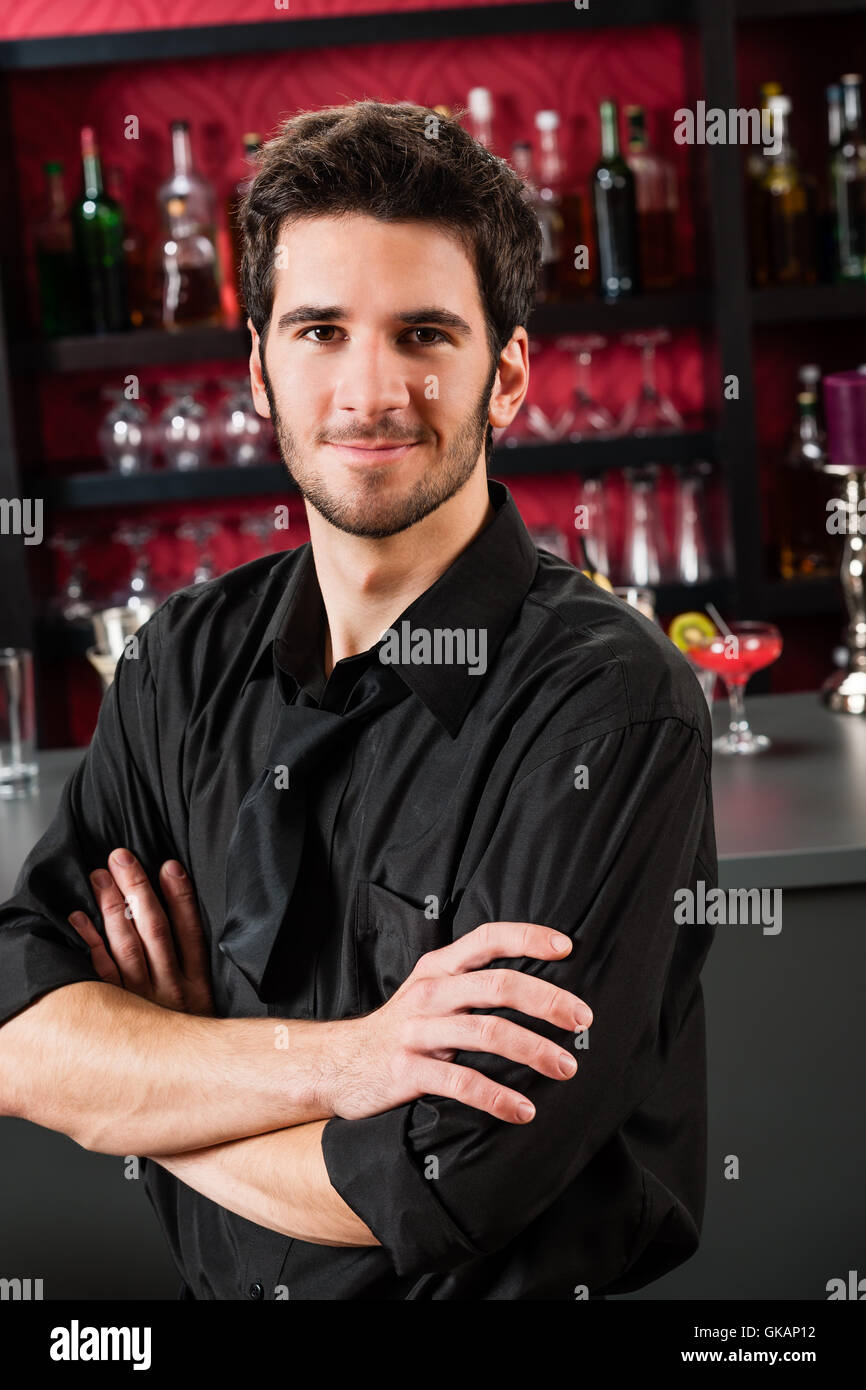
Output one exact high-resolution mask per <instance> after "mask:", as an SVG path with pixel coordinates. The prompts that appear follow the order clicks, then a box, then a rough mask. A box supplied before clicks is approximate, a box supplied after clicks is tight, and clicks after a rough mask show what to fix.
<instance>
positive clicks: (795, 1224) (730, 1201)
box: [0, 693, 866, 1300]
mask: <svg viewBox="0 0 866 1390" xmlns="http://www.w3.org/2000/svg"><path fill="white" fill-rule="evenodd" d="M746 711H747V716H748V718H749V721H750V723H751V725H752V728H753V729H754V730H755V732H756V733H765V734H768V735H769V737H770V738H771V739H772V740H773V747H772V748H771V749H770V750H768V751H767V752H766V753H763V754H760V755H758V756H756V757H751V758H746V757H740V758H737V757H723V756H719V755H716V756H714V760H713V793H714V806H715V820H716V838H717V844H718V850H719V883H720V886H721V887H722V888H725V889H731V888H745V889H750V888H758V889H763V888H766V889H770V890H772V889H781V890H782V893H781V904H782V911H781V919H780V926H779V929H778V930H774V932H773V933H772V934H770V933H767V932H766V931H765V930H763V929H762V927H761V925H759V924H757V923H756V924H749V923H743V922H740V923H739V924H728V925H720V926H718V927H717V929H716V937H715V940H714V943H713V947H712V949H711V951H710V954H709V957H708V959H707V963H706V966H705V968H704V973H703V988H704V995H705V1000H706V1014H707V1058H708V1070H709V1142H708V1189H707V1204H706V1215H705V1221H704V1230H703V1239H702V1243H701V1247H700V1249H699V1250H698V1252H697V1254H696V1255H695V1256H694V1257H693V1258H692V1259H691V1260H689V1261H688V1262H687V1263H686V1264H685V1265H683V1266H681V1267H680V1269H678V1270H675V1271H674V1272H673V1273H672V1274H669V1275H668V1276H666V1277H665V1278H663V1279H661V1280H659V1281H657V1282H656V1283H655V1284H653V1285H651V1286H650V1287H649V1288H647V1289H645V1290H641V1291H639V1292H637V1293H635V1294H629V1295H625V1297H628V1298H643V1299H688V1298H696V1299H729V1298H734V1297H741V1298H751V1299H819V1300H824V1299H826V1297H827V1292H826V1285H827V1282H828V1280H830V1279H833V1278H839V1277H841V1278H843V1279H845V1278H847V1271H848V1270H849V1269H857V1268H858V1261H859V1262H860V1265H859V1267H860V1268H861V1273H862V1259H863V1250H864V1248H866V1204H864V1203H863V1200H862V1171H861V1167H862V1154H863V1152H864V1149H866V1108H864V1107H863V1105H862V1088H863V1078H862V1057H863V1056H864V1055H866V1010H864V1009H863V1008H862V1004H861V997H862V994H863V978H864V965H866V932H864V926H866V717H858V716H851V715H836V714H831V713H830V712H829V711H827V710H826V709H825V708H824V707H823V705H822V704H821V703H820V701H819V698H818V696H817V694H812V693H810V694H798V695H777V696H772V695H767V696H753V697H751V698H748V697H747V700H746ZM726 721H727V701H724V700H717V701H716V703H715V706H714V713H713V722H714V726H715V732H716V733H721V732H723V731H724V729H725V727H726ZM82 756H83V753H82V750H81V749H80V748H79V749H71V750H65V751H59V752H47V753H41V754H40V756H39V762H40V768H41V772H40V785H39V790H38V793H36V794H35V795H34V796H33V797H31V798H30V799H28V800H23V801H10V802H2V801H0V901H2V900H3V899H4V898H6V897H8V896H9V894H10V893H11V891H12V887H13V883H14V880H15V877H16V875H17V873H18V870H19V869H20V867H21V864H22V862H23V860H24V858H25V856H26V854H27V852H28V851H29V849H30V848H31V846H32V845H33V844H34V843H35V842H36V840H37V839H38V837H39V836H40V835H41V833H42V831H43V830H44V829H45V827H46V826H47V824H48V822H49V820H50V819H51V816H52V814H53V812H54V809H55V806H56V805H57V801H58V798H59V794H60V790H61V787H62V785H63V783H64V781H65V779H66V778H67V777H68V776H69V774H70V773H71V772H72V770H73V769H74V767H75V766H76V764H77V762H78V761H79V760H80V758H81V757H82ZM659 833H660V834H663V833H664V827H663V826H660V827H659ZM589 1002H590V1003H591V1002H592V1001H591V999H590V1001H589ZM827 1135H832V1136H833V1141H832V1144H828V1143H827V1140H826V1138H825V1136H827ZM732 1157H736V1159H737V1160H738V1165H739V1171H738V1176H737V1177H736V1178H734V1177H732V1176H731V1172H732V1167H733V1165H732V1161H731V1160H732ZM49 1165H50V1172H51V1179H50V1184H51V1187H50V1190H53V1192H54V1194H55V1195H54V1197H53V1199H52V1201H51V1202H50V1203H46V1201H45V1198H44V1192H45V1185H44V1183H41V1182H40V1183H34V1182H33V1181H32V1174H33V1172H34V1170H35V1169H36V1168H39V1169H47V1168H48V1166H49ZM841 1212H848V1213H850V1214H853V1213H858V1214H859V1215H858V1216H857V1218H856V1219H855V1218H854V1217H853V1215H849V1216H848V1217H847V1218H846V1221H845V1222H844V1223H843V1222H842V1221H841V1220H840V1219H839V1216H838V1214H839V1213H841ZM0 1228H2V1229H3V1231H4V1233H5V1238H4V1244H5V1246H6V1249H5V1252H4V1254H5V1265H7V1266H8V1267H9V1268H15V1269H20V1272H21V1273H22V1274H25V1273H27V1272H28V1271H30V1272H35V1273H37V1274H39V1275H40V1276H42V1277H44V1279H45V1297H46V1298H60V1297H84V1298H172V1297H174V1295H175V1292H176V1285H177V1278H176V1275H175V1273H174V1270H173V1267H172V1265H171V1262H170V1260H169V1256H168V1253H167V1251H164V1250H163V1248H162V1241H161V1236H160V1234H159V1231H158V1229H157V1227H156V1223H155V1220H154V1219H153V1217H152V1214H151V1212H150V1208H149V1206H148V1204H147V1201H146V1198H145V1195H144V1193H143V1191H141V1189H140V1184H139V1183H137V1182H132V1181H124V1177H123V1160H122V1159H120V1158H110V1157H107V1156H103V1155H97V1154H92V1153H88V1152H86V1151H84V1150H82V1149H80V1148H79V1147H78V1146H77V1145H75V1144H73V1143H72V1142H71V1141H70V1140H68V1139H66V1138H65V1137H63V1136H62V1135H57V1134H53V1133H51V1132H49V1131H47V1130H42V1129H39V1128H36V1127H34V1126H31V1125H28V1124H26V1123H25V1122H23V1121H17V1120H8V1119H4V1120H0ZM84 1248H90V1249H92V1251H93V1263H92V1265H91V1266H90V1268H88V1269H82V1268H81V1266H80V1264H79V1265H78V1266H77V1267H76V1268H74V1269H73V1268H71V1267H70V1265H69V1263H68V1260H67V1258H66V1256H65V1253H64V1252H65V1251H67V1250H69V1249H84ZM133 1252H134V1257H133ZM13 1256H14V1258H13Z"/></svg>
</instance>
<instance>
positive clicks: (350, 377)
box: [334, 336, 412, 420]
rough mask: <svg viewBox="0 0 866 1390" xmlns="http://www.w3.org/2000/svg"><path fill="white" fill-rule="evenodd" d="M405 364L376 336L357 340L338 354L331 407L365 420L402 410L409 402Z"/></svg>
mask: <svg viewBox="0 0 866 1390" xmlns="http://www.w3.org/2000/svg"><path fill="white" fill-rule="evenodd" d="M408 370H409V363H407V361H406V358H405V357H404V356H403V355H402V354H400V353H399V352H398V351H397V349H396V348H395V347H394V346H393V345H392V344H390V343H388V342H387V341H383V339H381V338H379V337H372V336H370V337H366V336H364V337H359V338H357V339H356V340H355V341H354V342H351V343H349V344H348V346H347V347H346V348H345V349H344V351H343V352H341V353H340V366H339V373H340V374H339V377H338V380H337V382H336V385H335V389H334V406H335V408H336V409H337V410H349V411H352V412H353V413H354V415H355V416H356V417H357V416H361V417H364V418H366V419H369V420H376V419H380V418H381V416H382V415H383V414H385V413H386V412H387V411H392V410H406V409H407V407H408V406H409V405H411V402H412V393H411V391H410V389H409V380H408Z"/></svg>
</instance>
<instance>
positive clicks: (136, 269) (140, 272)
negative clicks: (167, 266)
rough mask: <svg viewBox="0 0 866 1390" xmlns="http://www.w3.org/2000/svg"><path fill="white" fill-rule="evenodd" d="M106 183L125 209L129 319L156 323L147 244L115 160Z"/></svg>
mask: <svg viewBox="0 0 866 1390" xmlns="http://www.w3.org/2000/svg"><path fill="white" fill-rule="evenodd" d="M105 187H106V190H107V191H108V193H109V195H110V196H111V197H112V198H113V199H114V201H115V202H116V203H119V204H120V206H121V207H122V208H123V209H124V210H125V215H124V219H123V259H124V263H125V265H126V288H127V298H128V307H129V322H130V324H131V326H132V327H133V328H149V327H156V326H158V324H159V304H158V294H157V296H156V302H155V298H154V296H155V287H154V284H153V274H152V265H151V259H150V255H149V251H148V247H147V245H146V243H145V240H144V237H143V236H142V234H141V231H140V229H139V227H138V226H136V219H135V218H134V216H133V213H132V207H131V198H130V193H129V190H128V188H127V179H126V173H125V171H124V170H123V169H122V168H121V167H120V166H119V165H117V164H110V165H109V166H108V168H107V169H106V170H105Z"/></svg>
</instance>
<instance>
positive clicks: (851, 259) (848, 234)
mask: <svg viewBox="0 0 866 1390" xmlns="http://www.w3.org/2000/svg"><path fill="white" fill-rule="evenodd" d="M862 84H863V79H862V78H861V76H860V74H859V73H846V75H845V76H844V77H843V78H842V81H841V87H842V103H843V105H842V111H843V123H842V132H841V139H840V142H839V145H838V147H837V149H836V150H835V152H834V155H833V160H832V164H831V173H830V177H831V181H832V187H833V205H834V209H835V213H836V279H837V280H839V281H846V280H863V279H866V130H864V126H863V106H862Z"/></svg>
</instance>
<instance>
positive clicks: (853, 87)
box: [842, 82, 863, 135]
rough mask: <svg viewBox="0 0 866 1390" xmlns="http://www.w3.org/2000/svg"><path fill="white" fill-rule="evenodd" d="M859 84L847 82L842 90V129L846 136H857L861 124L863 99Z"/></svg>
mask: <svg viewBox="0 0 866 1390" xmlns="http://www.w3.org/2000/svg"><path fill="white" fill-rule="evenodd" d="M861 90H862V89H861V87H860V83H859V82H848V83H846V84H845V85H844V86H843V88H842V101H843V117H844V119H843V129H844V132H845V134H846V135H859V134H860V133H861V127H862V123H863V99H862V95H861Z"/></svg>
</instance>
